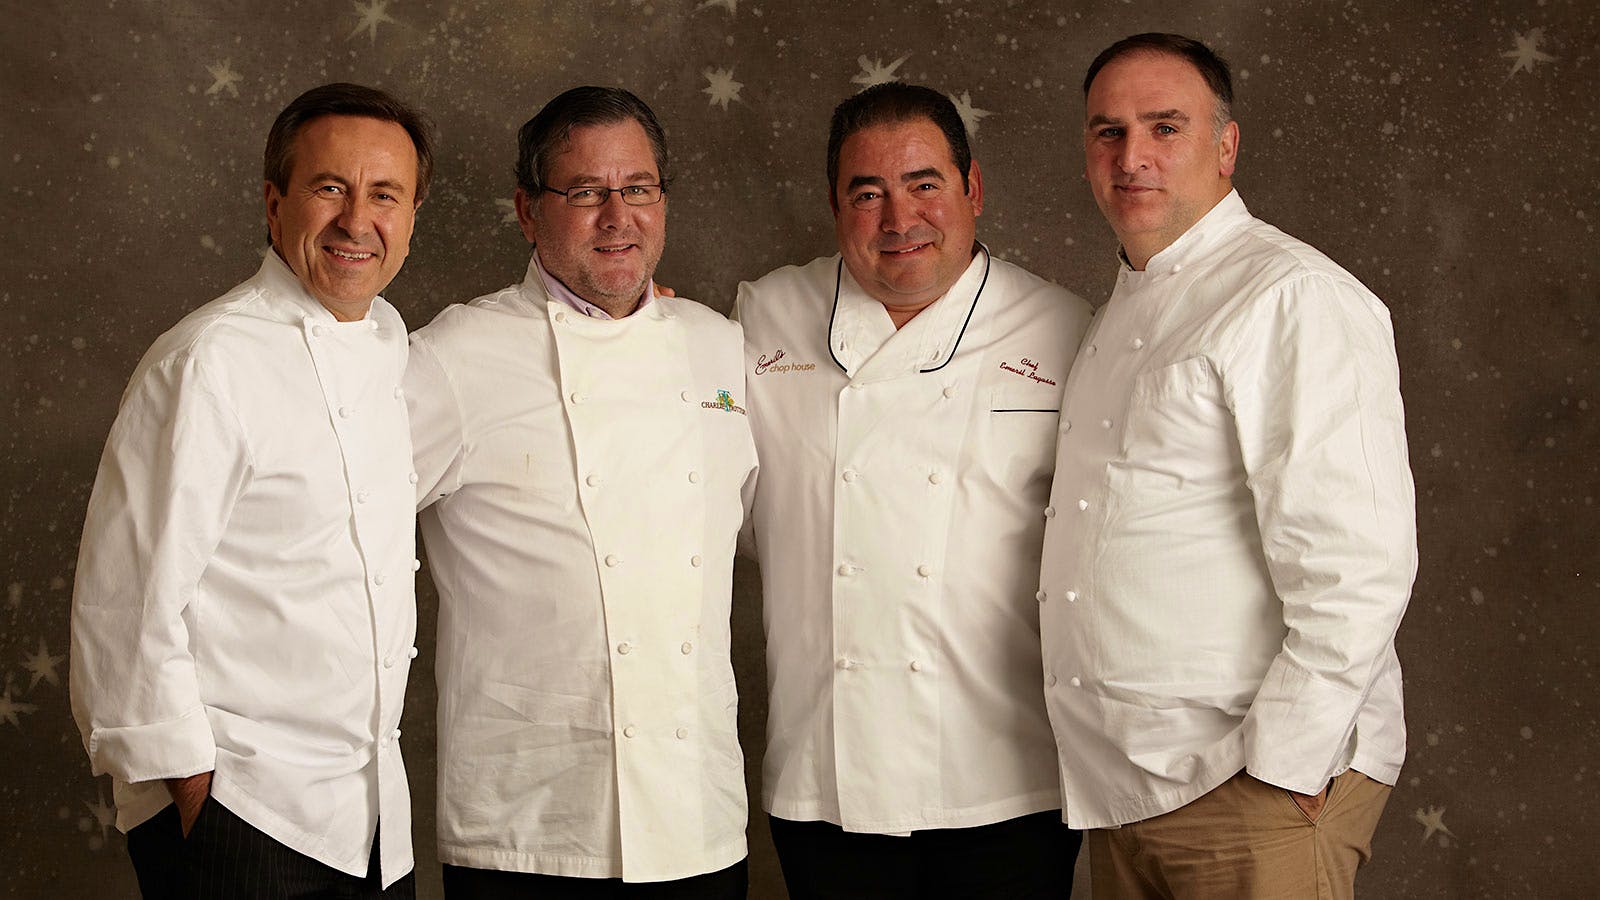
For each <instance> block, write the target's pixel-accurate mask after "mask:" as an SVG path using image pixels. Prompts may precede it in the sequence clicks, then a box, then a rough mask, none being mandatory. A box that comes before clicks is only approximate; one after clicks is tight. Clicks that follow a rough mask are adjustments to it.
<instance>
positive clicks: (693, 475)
mask: <svg viewBox="0 0 1600 900" xmlns="http://www.w3.org/2000/svg"><path fill="white" fill-rule="evenodd" d="M689 483H690V484H699V483H700V473H699V472H690V473H689Z"/></svg>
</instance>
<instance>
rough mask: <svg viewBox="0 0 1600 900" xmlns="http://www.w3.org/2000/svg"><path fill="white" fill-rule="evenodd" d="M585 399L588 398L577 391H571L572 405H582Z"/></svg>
mask: <svg viewBox="0 0 1600 900" xmlns="http://www.w3.org/2000/svg"><path fill="white" fill-rule="evenodd" d="M587 399H588V398H587V397H585V396H584V395H583V393H581V392H579V391H573V392H572V402H573V403H582V402H583V401H584V400H587Z"/></svg>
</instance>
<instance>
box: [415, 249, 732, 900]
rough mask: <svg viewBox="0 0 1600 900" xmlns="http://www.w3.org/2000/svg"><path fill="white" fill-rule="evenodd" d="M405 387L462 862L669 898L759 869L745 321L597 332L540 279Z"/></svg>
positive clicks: (453, 828)
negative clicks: (751, 696)
mask: <svg viewBox="0 0 1600 900" xmlns="http://www.w3.org/2000/svg"><path fill="white" fill-rule="evenodd" d="M406 382H407V395H408V397H409V398H410V408H411V417H412V429H413V435H414V439H415V442H416V454H417V468H418V471H419V472H420V473H421V483H420V484H419V488H420V493H419V505H420V506H421V507H423V509H424V512H423V513H422V516H421V521H422V533H423V539H424V541H425V543H426V545H427V549H428V558H429V569H430V571H431V573H432V575H433V578H434V581H435V583H436V584H437V585H438V587H439V594H440V613H439V660H438V683H439V857H440V859H441V860H442V861H443V862H445V863H448V864H452V865H459V866H470V867H475V868H484V869H500V870H508V871H521V872H538V873H543V874H550V875H566V876H582V877H597V878H615V877H621V878H622V879H624V880H625V881H665V880H672V879H679V878H685V877H689V876H692V875H698V874H703V873H706V872H712V871H716V870H719V869H722V868H726V867H727V866H729V865H732V864H734V863H736V862H738V861H739V860H740V859H742V858H744V856H745V852H746V850H745V838H744V829H745V824H746V820H747V813H746V805H745V792H744V763H743V756H742V755H741V753H740V750H739V741H738V729H737V722H736V716H737V695H736V691H735V688H734V679H733V668H732V665H731V663H730V661H729V649H728V648H729V604H730V598H731V592H732V578H733V557H734V552H735V547H736V543H737V537H738V531H739V527H740V523H741V522H742V520H743V516H744V498H743V491H744V490H745V489H746V487H747V485H749V484H750V483H752V481H753V479H754V476H755V471H756V460H755V448H754V444H753V442H752V440H751V436H750V428H749V424H748V410H747V408H746V401H745V398H744V373H743V357H742V341H741V337H740V330H739V327H738V326H737V325H736V324H734V323H731V322H729V321H728V320H727V319H725V318H724V317H723V316H721V315H720V314H718V313H716V312H714V311H712V310H710V309H707V308H705V307H703V306H701V305H699V304H697V303H694V302H692V301H689V300H684V299H678V298H671V297H657V298H654V299H652V300H651V301H650V302H649V303H648V304H646V305H644V306H643V307H641V308H640V309H638V310H637V311H636V312H634V313H633V314H632V315H630V316H628V317H626V318H623V319H618V320H614V321H611V320H602V319H596V318H589V317H587V316H584V315H582V314H581V313H579V312H578V311H576V310H574V309H572V308H571V307H569V306H567V305H566V304H563V303H561V302H559V301H558V300H555V299H553V298H552V297H550V296H549V295H548V293H547V292H546V290H545V287H544V284H543V282H542V281H541V280H540V278H539V275H538V272H537V269H536V266H535V265H534V264H533V263H530V264H529V268H528V273H527V277H526V279H525V280H524V281H523V282H522V283H521V284H518V285H513V286H511V287H508V288H506V289H504V290H502V291H499V292H498V293H494V294H490V295H487V296H484V297H480V298H478V299H476V300H473V301H472V302H471V303H468V304H466V305H457V306H451V307H449V308H447V309H446V310H444V311H443V312H441V313H440V314H439V316H438V317H437V318H436V319H435V320H434V321H433V322H432V323H430V324H429V325H427V326H426V327H424V328H422V329H420V330H418V331H417V332H416V334H414V335H413V337H412V356H411V367H410V370H409V372H408V373H407V377H406Z"/></svg>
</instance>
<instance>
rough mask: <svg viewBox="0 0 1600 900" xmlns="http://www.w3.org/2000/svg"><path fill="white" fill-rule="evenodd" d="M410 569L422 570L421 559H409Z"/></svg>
mask: <svg viewBox="0 0 1600 900" xmlns="http://www.w3.org/2000/svg"><path fill="white" fill-rule="evenodd" d="M411 571H413V572H421V571H422V560H420V559H413V560H412V561H411Z"/></svg>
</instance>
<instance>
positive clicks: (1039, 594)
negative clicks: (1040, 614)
mask: <svg viewBox="0 0 1600 900" xmlns="http://www.w3.org/2000/svg"><path fill="white" fill-rule="evenodd" d="M1049 597H1050V595H1049V594H1046V593H1045V592H1044V591H1034V592H1033V599H1035V600H1037V601H1039V602H1040V603H1043V602H1044V601H1045V600H1047V599H1049Z"/></svg>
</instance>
